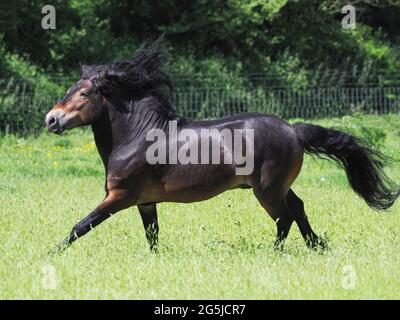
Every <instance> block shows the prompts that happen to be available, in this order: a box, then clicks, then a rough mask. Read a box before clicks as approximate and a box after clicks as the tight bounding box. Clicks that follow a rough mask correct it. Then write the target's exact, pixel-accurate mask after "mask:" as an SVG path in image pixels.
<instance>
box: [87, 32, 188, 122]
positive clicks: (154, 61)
mask: <svg viewBox="0 0 400 320" xmlns="http://www.w3.org/2000/svg"><path fill="white" fill-rule="evenodd" d="M161 40H162V37H160V38H158V39H157V40H156V41H154V42H152V43H151V42H146V43H145V44H143V45H142V47H141V48H140V49H139V50H138V51H137V52H136V53H135V55H134V56H133V57H132V58H130V59H125V60H116V61H114V62H112V63H110V64H106V65H92V66H88V65H81V79H89V80H90V81H92V83H93V85H94V87H95V88H96V89H97V90H100V92H101V93H102V94H103V95H105V96H109V97H112V96H117V97H120V98H122V99H123V100H126V101H129V100H135V99H140V98H143V97H145V96H146V95H153V96H156V97H158V98H159V100H160V101H161V102H162V103H161V104H160V105H159V113H160V114H163V115H167V118H169V119H177V120H178V121H179V122H182V121H184V118H183V117H181V116H179V115H177V114H176V112H175V110H174V108H173V107H172V106H171V104H170V103H169V101H168V97H167V93H168V90H165V89H169V90H172V83H171V80H170V79H169V77H168V75H167V74H166V73H164V72H163V71H162V70H161V67H162V64H163V60H164V55H163V52H162V51H161V50H160V48H159V46H160V42H161ZM153 110H154V109H153Z"/></svg>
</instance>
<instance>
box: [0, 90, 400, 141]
mask: <svg viewBox="0 0 400 320" xmlns="http://www.w3.org/2000/svg"><path fill="white" fill-rule="evenodd" d="M59 98H60V97H54V98H51V97H47V98H34V97H30V96H29V95H13V96H7V95H4V96H1V95H0V133H6V132H7V133H20V134H28V133H35V132H38V131H40V130H42V129H43V127H44V116H45V114H46V113H47V112H48V110H50V108H51V107H52V106H53V105H54V103H55V102H56V101H57V100H58V99H59ZM171 102H172V103H173V105H174V106H175V108H176V109H177V111H178V113H179V114H181V115H183V116H185V117H188V118H191V119H199V118H203V119H211V118H218V117H222V116H227V115H231V114H234V113H239V112H261V113H267V114H274V115H277V116H280V117H282V118H285V119H289V118H304V119H310V118H323V117H339V116H343V115H348V114H352V113H354V112H363V113H373V114H386V113H397V112H399V111H400V86H393V87H385V86H368V87H313V88H302V89H291V88H253V89H243V90H234V89H231V90H229V89H194V88H187V89H184V88H183V89H178V90H176V91H174V92H173V93H172V95H171Z"/></svg>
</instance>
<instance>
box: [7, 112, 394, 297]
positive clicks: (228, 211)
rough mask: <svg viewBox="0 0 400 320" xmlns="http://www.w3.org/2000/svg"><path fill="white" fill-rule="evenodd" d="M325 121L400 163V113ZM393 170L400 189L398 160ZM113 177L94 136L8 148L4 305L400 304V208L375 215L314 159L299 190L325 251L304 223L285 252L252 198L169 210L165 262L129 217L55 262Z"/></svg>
mask: <svg viewBox="0 0 400 320" xmlns="http://www.w3.org/2000/svg"><path fill="white" fill-rule="evenodd" d="M318 122H319V123H321V124H323V125H326V126H332V125H334V126H340V127H346V128H348V129H349V130H355V132H360V133H363V134H364V135H365V137H366V138H367V139H368V140H371V141H374V142H375V143H376V144H377V145H378V144H380V145H381V148H382V151H384V152H385V153H386V154H388V155H391V156H392V157H395V158H397V159H400V116H399V115H389V116H364V117H356V118H350V117H345V118H343V119H333V120H326V121H318ZM370 128H375V129H374V130H375V131H374V130H372V129H371V130H372V131H371V130H370ZM384 135H386V137H384ZM375 140H376V141H375ZM387 172H388V173H389V176H391V177H392V179H394V180H395V181H397V182H400V168H399V162H397V163H395V165H394V166H393V167H391V168H388V170H387ZM103 179H104V177H103V168H102V164H101V161H100V159H99V157H98V155H97V151H96V148H95V146H94V143H93V138H92V134H91V132H90V131H89V130H85V131H82V130H78V129H77V130H75V131H71V132H67V133H65V134H64V135H63V136H61V137H59V136H55V135H51V134H47V133H43V134H42V135H40V136H39V137H38V138H33V137H30V138H25V139H22V138H16V137H14V136H5V137H3V138H0V204H1V206H0V254H1V259H0V298H1V299H11V298H17V299H31V298H39V299H43V298H50V299H60V298H66V299H73V298H81V299H89V298H94V299H98V298H99V299H105V298H116V299H128V298H129V299H174V298H178V299H179V298H181V299H186V298H192V299H214V298H221V299H275V298H279V299H280V298H284V299H286V298H288V299H302V298H304V299H325V298H328V299H348V298H349V299H363V298H368V299H369V298H371V299H381V298H389V299H393V298H396V299H399V298H400V268H399V265H400V201H399V202H397V203H396V204H395V206H394V207H392V209H391V210H390V211H389V212H375V211H373V210H371V209H369V208H368V207H367V205H366V204H365V203H364V202H363V201H362V200H361V199H360V198H358V197H357V196H356V195H355V194H354V193H353V191H352V190H351V189H350V187H348V185H347V181H346V178H345V175H344V171H343V170H342V169H340V168H338V167H337V166H336V165H334V164H333V163H330V162H328V161H324V160H319V159H313V158H311V157H307V158H306V159H305V163H304V166H303V169H302V171H301V174H300V176H299V177H298V179H297V180H296V182H295V184H294V190H295V191H296V193H297V194H298V195H299V196H301V197H302V198H303V200H304V202H305V206H306V211H307V212H308V216H309V219H310V222H311V224H312V226H313V227H314V230H315V231H316V232H317V233H318V234H320V235H324V236H325V237H326V238H327V239H328V244H329V250H327V251H325V252H315V251H311V250H309V249H307V248H306V246H305V244H304V242H303V240H302V238H301V236H300V233H299V231H298V228H297V226H295V225H294V226H293V228H292V230H291V233H290V235H289V238H288V240H287V241H286V243H285V247H284V249H283V251H282V252H276V251H274V250H273V242H274V238H275V232H276V231H275V225H274V223H273V221H272V219H270V217H269V216H267V214H266V213H265V212H264V210H263V209H262V208H261V206H260V205H259V204H258V202H257V201H256V200H255V198H254V197H253V195H252V192H251V190H235V191H230V192H226V193H224V194H222V195H220V196H218V197H216V198H213V199H211V200H208V201H205V202H199V203H193V204H172V203H165V204H160V205H159V206H158V211H159V220H160V246H159V252H158V253H157V254H154V253H151V252H150V250H149V248H148V245H147V242H146V240H145V237H144V231H143V229H142V228H143V227H142V223H141V220H140V217H139V214H138V211H137V209H136V208H130V209H128V210H124V211H122V212H120V213H118V214H116V215H115V216H113V217H112V218H110V219H109V220H107V221H105V222H104V223H103V224H102V225H100V226H98V227H97V228H96V229H95V230H94V231H92V232H90V233H89V234H88V235H87V236H85V237H84V238H81V239H79V240H78V241H77V242H75V243H74V244H73V245H72V246H71V247H70V248H69V249H68V250H66V251H65V252H64V253H63V254H60V255H55V256H48V255H47V252H48V251H49V250H50V249H51V248H52V247H53V245H55V244H56V243H58V242H59V241H60V240H62V239H63V238H64V237H65V236H66V235H67V233H68V232H69V231H70V230H71V228H72V227H73V225H74V224H75V223H76V222H78V221H79V220H80V219H81V218H83V217H84V216H85V215H86V214H87V213H89V212H90V211H91V210H92V209H93V208H94V207H95V206H96V205H97V204H98V203H99V201H101V200H102V198H103V185H104V180H103Z"/></svg>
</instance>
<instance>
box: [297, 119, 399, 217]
mask: <svg viewBox="0 0 400 320" xmlns="http://www.w3.org/2000/svg"><path fill="white" fill-rule="evenodd" d="M293 127H294V128H295V130H296V133H297V136H298V137H299V139H300V141H301V143H302V144H303V147H304V151H305V152H306V153H309V154H316V155H318V156H319V157H321V158H326V157H328V158H330V159H333V160H334V161H336V162H337V163H339V164H340V165H341V166H342V167H343V168H344V170H345V171H346V174H347V178H348V181H349V183H350V185H351V187H352V188H353V190H354V191H355V192H356V193H357V194H359V195H360V196H361V197H362V198H364V200H365V201H366V203H367V204H368V205H369V206H370V207H371V208H374V209H378V210H384V209H388V208H390V207H391V206H392V205H393V203H394V202H395V201H396V199H397V198H398V197H399V196H400V188H399V186H397V185H396V184H395V183H394V182H393V181H392V180H390V179H389V178H388V177H387V175H386V174H385V172H384V171H383V167H384V166H385V165H386V164H389V163H390V162H391V160H392V159H391V158H389V157H387V156H385V155H383V154H382V153H380V152H379V151H376V150H373V149H371V148H369V147H368V146H367V145H366V143H365V142H364V141H362V140H361V139H359V138H357V137H354V136H352V135H350V134H348V133H345V132H341V131H337V130H334V129H327V128H323V127H320V126H316V125H310V124H305V123H295V124H294V125H293Z"/></svg>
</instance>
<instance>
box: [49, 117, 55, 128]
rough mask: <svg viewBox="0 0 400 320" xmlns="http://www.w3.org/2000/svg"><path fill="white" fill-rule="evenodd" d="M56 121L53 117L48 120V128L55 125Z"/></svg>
mask: <svg viewBox="0 0 400 320" xmlns="http://www.w3.org/2000/svg"><path fill="white" fill-rule="evenodd" d="M56 122H57V120H56V118H54V117H50V118H49V126H50V127H52V126H54V125H55V124H56Z"/></svg>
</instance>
